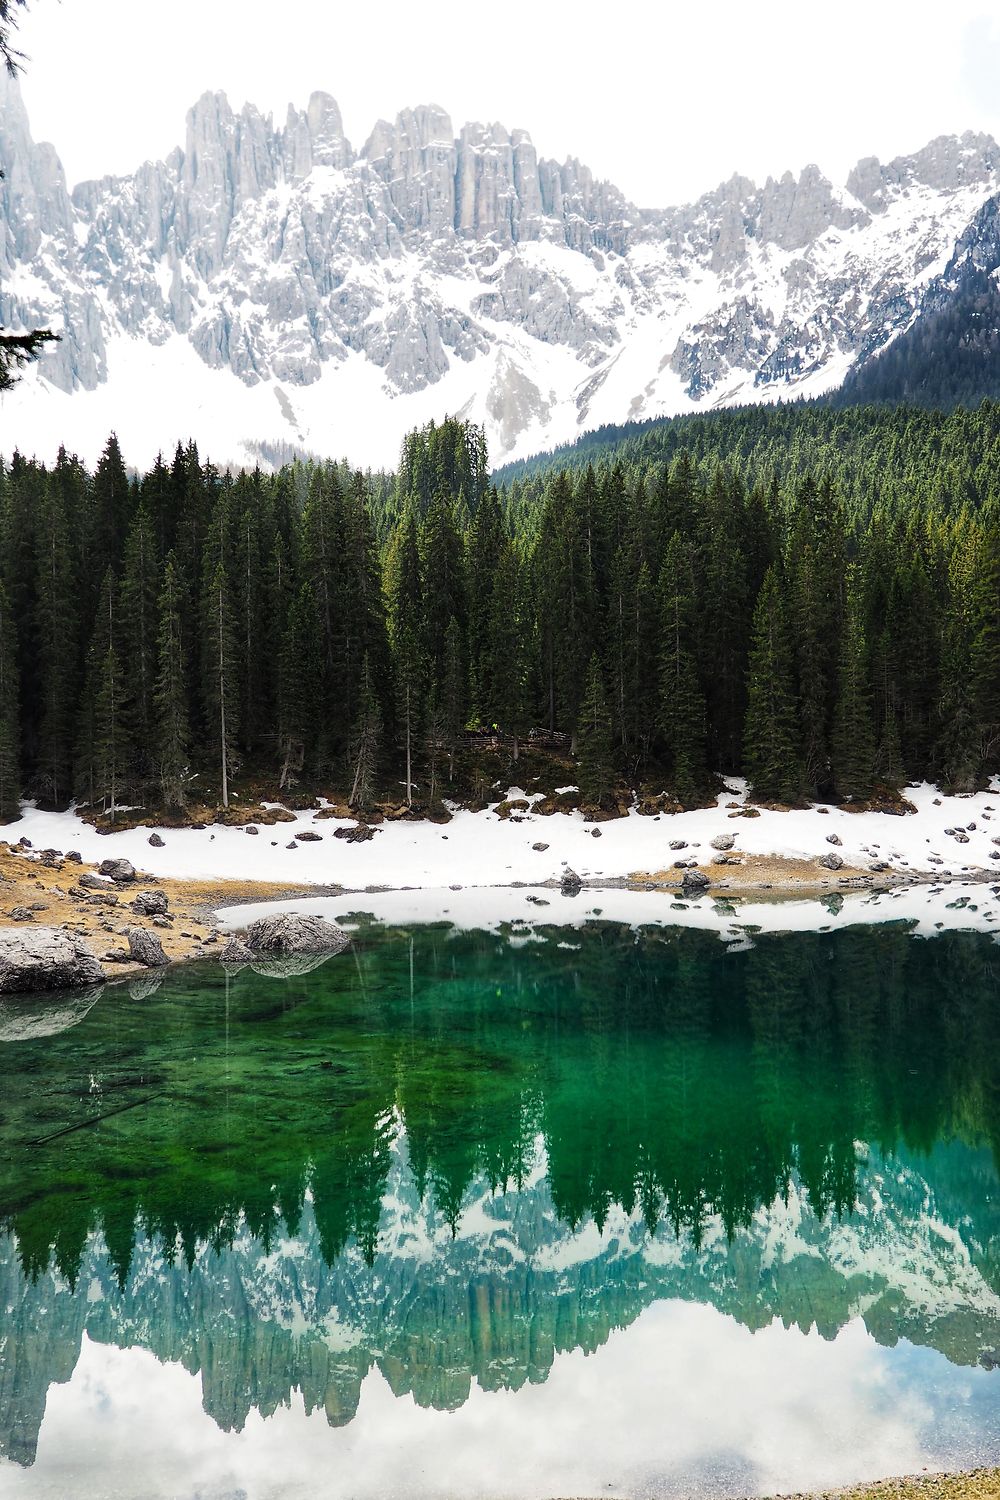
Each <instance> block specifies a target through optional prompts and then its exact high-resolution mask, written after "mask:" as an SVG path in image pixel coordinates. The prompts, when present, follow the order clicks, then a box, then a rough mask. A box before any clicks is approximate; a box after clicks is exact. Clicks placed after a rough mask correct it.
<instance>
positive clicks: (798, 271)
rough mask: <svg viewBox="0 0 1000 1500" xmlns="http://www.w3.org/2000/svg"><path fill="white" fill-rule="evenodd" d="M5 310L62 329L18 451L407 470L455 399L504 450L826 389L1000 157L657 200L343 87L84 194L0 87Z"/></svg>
mask: <svg viewBox="0 0 1000 1500" xmlns="http://www.w3.org/2000/svg"><path fill="white" fill-rule="evenodd" d="M0 161H2V162H3V163H4V168H5V172H6V176H5V179H4V181H3V182H2V183H0V320H2V322H3V323H5V324H6V325H8V326H10V327H12V328H20V327H28V326H36V325H39V324H45V325H48V326H51V327H54V328H56V329H58V330H60V331H61V332H62V334H63V341H62V342H61V343H60V344H58V345H56V346H54V347H53V348H52V349H51V350H49V351H48V352H47V353H46V355H45V357H44V360H43V361H42V363H41V364H40V365H39V366H38V368H37V369H36V370H35V371H34V372H33V373H32V374H31V375H30V376H29V378H28V379H26V380H25V381H24V382H23V384H22V385H21V386H20V387H19V388H17V389H16V390H15V391H14V392H13V393H11V394H10V395H8V396H6V397H4V398H3V400H2V404H0V450H2V451H5V452H10V451H11V450H12V449H13V448H14V447H15V446H20V447H21V448H22V450H25V451H28V452H37V453H38V454H39V455H40V456H45V457H51V456H52V454H53V452H54V449H55V447H56V446H57V444H58V443H59V442H60V441H64V442H65V443H66V444H67V445H68V446H69V447H71V448H74V449H76V450H77V451H78V452H79V453H80V454H81V455H82V456H83V457H85V458H86V459H88V460H90V461H93V459H94V458H95V457H96V454H97V452H98V451H99V449H100V447H101V446H102V444H103V442H104V440H105V438H106V436H107V433H108V432H109V431H110V430H111V429H112V428H114V429H115V430H117V432H118V434H119V437H120V438H121V439H122V441H123V443H124V445H125V449H126V453H127V455H128V457H129V459H130V460H131V461H132V462H134V463H137V464H148V463H149V462H151V460H152V458H153V457H154V456H155V453H156V451H157V450H158V449H159V448H161V447H163V448H169V447H170V446H171V445H172V444H173V442H174V441H175V440H176V439H177V438H178V437H181V438H187V437H188V436H194V437H195V438H196V439H197V440H198V442H199V444H200V446H201V448H202V450H203V451H204V452H207V453H208V454H210V455H211V456H212V457H214V458H215V459H216V460H217V461H220V462H229V461H241V460H252V459H253V457H254V456H255V454H256V452H257V449H256V446H255V445H256V444H258V443H259V442H261V441H266V442H271V443H281V442H284V443H288V444H292V445H293V446H296V447H299V448H303V449H308V450H311V451H314V452H317V453H322V454H328V455H334V456H338V457H340V456H347V457H349V458H351V459H352V460H353V461H355V462H357V463H359V464H366V465H367V464H371V465H379V464H392V463H393V462H394V461H395V458H396V455H397V453H398V448H399V442H400V440H401V438H402V436H403V434H404V433H405V432H406V431H407V430H409V429H410V428H411V427H413V426H414V425H416V424H418V423H420V422H424V421H426V420H428V419H429V418H431V417H437V418H439V417H441V416H443V415H445V414H446V413H451V414H460V415H465V416H468V417H470V418H472V419H474V420H476V421H479V422H482V423H484V425H485V426H486V428H487V433H488V437H489V440H490V446H491V451H492V453H493V455H494V457H496V458H510V457H517V456H523V455H526V454H528V453H531V452H535V451H538V450H539V449H542V448H546V447H550V446H552V445H554V444H556V443H560V442H564V441H567V440H572V439H573V438H575V437H576V436H577V435H578V434H579V433H580V432H581V431H582V430H585V429H587V428H592V427H595V426H598V425H601V424H603V423H608V422H619V421H623V420H627V419H630V418H631V419H634V418H638V417H654V416H661V415H669V414H674V413H677V412H682V411H688V410H699V409H705V408H709V407H713V406H719V405H729V404H734V403H738V402H744V401H749V400H765V401H771V400H776V399H781V398H787V397H791V396H799V395H815V394H819V393H820V392H822V391H825V390H828V389H830V388H832V387H835V386H837V385H838V384H839V383H840V382H841V380H842V379H843V377H844V375H845V374H846V372H847V371H848V370H849V369H850V368H851V367H852V366H853V365H854V364H855V363H856V362H857V361H858V360H859V359H863V358H866V357H868V356H869V355H870V354H872V353H873V352H875V351H877V350H878V349H879V348H880V347H882V346H883V345H884V344H885V343H886V342H887V341H888V340H889V339H891V338H892V337H893V336H895V334H896V333H898V332H899V331H900V330H902V329H905V328H906V327H907V326H909V325H910V324H911V323H912V321H913V319H914V316H915V315H916V313H917V308H918V305H919V301H920V296H921V293H922V291H923V289H924V288H925V287H926V286H927V285H928V284H929V283H930V282H931V281H932V280H933V278H934V277H935V276H936V275H938V274H940V272H941V271H942V270H943V268H944V267H945V265H946V264H947V262H948V260H949V258H950V256H951V255H952V254H953V252H954V249H955V245H956V242H957V241H958V240H959V238H960V236H961V235H962V234H963V232H964V231H965V230H966V228H967V226H968V225H969V223H970V221H971V220H972V219H973V218H974V216H975V215H976V213H977V212H978V211H979V210H980V209H981V208H982V206H983V204H984V203H986V202H987V200H988V199H989V198H990V197H991V196H992V195H993V194H994V193H996V192H997V190H998V188H1000V148H998V147H997V146H996V144H995V143H994V142H993V141H992V140H991V139H990V138H989V137H985V136H975V135H971V134H969V135H965V136H963V137H961V139H957V138H953V137H942V138H940V139H938V140H936V141H934V142H932V143H931V144H930V145H929V146H927V147H926V148H925V149H924V150H922V151H920V152H918V153H916V154H915V155H914V156H911V157H905V158H900V159H898V160H896V161H894V162H891V163H889V164H888V165H887V166H882V165H881V164H879V163H878V162H877V161H875V160H874V159H873V158H871V159H868V160H866V161H863V162H860V163H859V164H858V166H857V167H856V168H855V169H854V170H853V171H852V173H851V174H850V177H849V180H848V183H847V185H846V186H845V187H844V188H837V187H834V186H833V185H832V184H831V183H830V182H828V181H827V179H826V178H825V177H823V176H822V174H821V173H820V172H819V170H818V169H817V168H815V167H808V168H806V169H805V171H804V172H803V173H802V175H801V176H800V177H799V178H798V179H795V178H793V177H792V176H791V174H789V173H786V174H785V176H784V177H782V178H781V179H780V181H775V180H773V179H770V178H769V179H768V181H767V183H766V184H765V185H764V187H763V188H758V187H756V186H755V185H754V184H753V183H752V182H749V181H747V180H746V179H744V178H739V177H734V178H732V179H731V180H730V181H729V182H727V183H724V184H722V185H721V186H720V187H719V188H717V189H716V190H715V191H714V192H711V193H708V194H706V195H705V196H704V197H703V198H701V199H700V200H699V201H698V202H697V203H695V204H693V205H689V206H687V207H684V208H676V209H666V210H656V211H653V210H640V209H638V208H636V207H635V206H634V205H632V204H630V203H628V202H626V200H625V199H624V198H623V197H622V195H621V194H620V193H619V192H618V190H617V189H616V188H614V187H613V186H611V185H610V184H607V183H597V182H595V181H594V180H593V178H592V177H591V174H590V173H589V172H588V171H587V169H586V168H585V167H583V166H581V164H580V163H579V162H576V161H567V162H565V163H563V164H562V165H559V164H557V163H555V162H551V161H546V160H544V159H540V158H539V157H538V156H537V153H536V151H535V148H534V146H533V145H532V143H531V140H530V138H529V137H528V135H527V134H526V133H525V132H524V131H514V132H513V133H509V132H508V131H507V130H505V129H504V127H503V126H501V125H498V124H493V125H490V126H482V125H466V126H464V127H463V128H462V130H461V131H460V132H459V134H458V136H457V137H456V135H455V133H454V130H453V127H452V124H451V121H450V119H449V118H448V116H447V115H446V114H445V113H444V111H443V110H441V109H439V108H437V107H435V106H428V107H424V108H420V109H415V110H406V111H404V112H403V113H401V114H400V115H399V116H397V118H396V120H395V122H394V123H392V124H389V123H387V122H385V121H380V122H379V123H378V124H377V125H376V126H375V129H374V130H373V132H372V134H371V136H370V138H369V140H368V141H367V143H366V144H365V146H364V147H363V148H362V149H361V150H360V151H357V152H356V151H355V150H354V149H353V148H352V147H351V145H350V143H349V142H348V141H347V140H346V139H345V138H344V135H343V129H342V125H341V120H340V113H339V110H338V109H337V106H336V104H335V102H334V101H333V99H331V98H330V97H329V96H328V95H325V94H314V95H313V96H312V98H311V100H310V102H309V105H308V108H307V109H306V110H305V111H301V112H300V111H297V110H295V109H293V108H290V109H289V113H288V117H287V120H286V122H285V123H284V125H283V126H278V127H276V126H275V125H274V123H273V122H272V121H271V120H270V118H267V119H265V118H264V117H263V116H261V115H260V113H259V112H258V111H257V110H256V109H255V108H254V107H253V106H251V105H247V106H245V107H244V108H243V110H242V111H240V112H239V113H238V114H235V113H234V112H233V111H232V109H231V108H230V106H229V104H228V102H227V100H226V98H225V96H224V95H222V94H206V95H204V96H203V97H202V98H201V99H200V100H199V101H198V103H197V104H196V105H195V106H194V108H193V109H192V110H191V111H190V112H189V115H188V119H187V134H186V141H185V146H184V149H183V150H181V149H177V150H175V151H174V152H173V153H172V154H171V155H170V156H169V157H168V158H167V159H166V161H162V162H156V163H150V162H147V163H145V164H144V165H143V166H141V167H140V168H139V169H138V170H137V171H136V172H135V174H134V175H133V176H131V177H126V178H105V179H103V180H101V181H99V182H88V183H82V184H80V185H79V186H78V187H77V188H76V189H75V190H74V191H73V192H72V194H70V193H69V192H68V191H67V188H66V183H65V180H64V175H63V172H62V168H61V166H60V164H59V160H58V157H57V156H56V154H55V151H54V150H53V148H52V147H51V146H48V145H36V144H35V143H34V141H33V140H32V137H31V132H30V127H29V123H28V119H27V115H26V113H25V110H24V107H23V104H22V102H21V99H20V95H19V93H18V91H17V86H16V84H15V83H13V82H12V81H10V80H8V79H4V80H0Z"/></svg>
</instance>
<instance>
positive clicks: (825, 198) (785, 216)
mask: <svg viewBox="0 0 1000 1500" xmlns="http://www.w3.org/2000/svg"><path fill="white" fill-rule="evenodd" d="M863 217H864V215H863V214H862V213H861V212H860V211H859V210H858V209H856V208H855V209H852V208H851V207H850V206H848V205H847V204H845V203H844V202H843V199H842V198H841V197H840V195H838V194H837V193H835V192H834V188H833V184H832V183H831V181H830V179H829V178H828V177H825V176H824V174H823V173H822V172H821V171H820V169H819V167H817V166H815V165H810V166H807V167H805V168H804V169H803V171H802V173H801V175H800V176H799V178H798V180H796V179H795V178H794V177H793V176H792V174H791V172H786V173H785V174H784V176H783V177H782V178H781V180H780V181H778V182H775V181H774V179H773V178H771V177H769V178H768V179H767V182H766V183H765V185H764V191H763V193H762V194H761V200H760V216H759V220H758V224H757V234H758V236H759V238H760V239H762V240H763V241H764V242H765V244H772V245H777V246H778V247H779V248H780V249H782V250H801V249H803V248H804V246H806V245H809V244H811V243H812V241H813V240H815V239H818V238H819V236H820V235H821V234H825V232H826V231H827V230H828V229H831V228H837V229H849V228H850V227H851V225H852V224H855V223H857V222H858V221H859V219H861V218H863Z"/></svg>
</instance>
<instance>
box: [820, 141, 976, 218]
mask: <svg viewBox="0 0 1000 1500" xmlns="http://www.w3.org/2000/svg"><path fill="white" fill-rule="evenodd" d="M998 175H1000V147H998V146H997V143H996V141H995V140H994V139H993V137H992V136H990V135H983V134H979V133H977V132H975V131H972V130H967V131H966V132H965V134H964V135H961V136H958V135H939V136H937V137H936V138H935V139H934V140H933V141H930V142H929V143H928V144H927V145H926V146H925V147H924V148H923V150H921V151H916V152H914V153H913V155H912V156H897V157H894V159H893V160H892V161H890V162H888V163H887V164H886V165H884V166H883V164H882V163H881V162H880V161H879V159H878V157H877V156H864V157H862V158H861V160H860V161H859V162H858V164H857V166H856V167H853V168H852V170H851V172H850V173H849V175H848V178H847V190H848V192H849V193H851V194H853V196H854V197H855V198H857V199H858V201H859V202H860V203H863V204H864V205H865V207H866V208H867V209H869V210H870V211H871V212H872V213H881V212H883V211H884V210H885V208H886V207H887V206H888V204H889V201H890V199H891V197H892V196H893V192H894V190H895V191H899V190H904V191H905V190H906V189H907V188H911V187H915V186H919V187H925V188H930V189H931V190H932V191H933V192H936V193H952V192H956V191H958V190H959V189H961V188H969V187H977V186H983V185H989V184H991V183H995V182H996V181H997V180H998Z"/></svg>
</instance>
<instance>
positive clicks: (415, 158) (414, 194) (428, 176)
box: [361, 104, 458, 235]
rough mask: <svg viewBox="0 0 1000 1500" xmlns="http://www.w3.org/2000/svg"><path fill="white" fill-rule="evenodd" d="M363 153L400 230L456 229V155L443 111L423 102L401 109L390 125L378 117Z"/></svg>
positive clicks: (430, 230)
mask: <svg viewBox="0 0 1000 1500" xmlns="http://www.w3.org/2000/svg"><path fill="white" fill-rule="evenodd" d="M361 155H362V156H363V157H364V158H365V160H366V161H367V162H368V163H369V164H370V166H371V168H372V170H373V171H374V172H376V173H377V174H378V176H380V177H381V178H382V180H383V181H384V182H385V184H386V186H387V188H388V190H389V197H390V199H391V201H392V206H393V208H394V209H395V211H396V214H397V216H398V220H399V227H400V229H401V230H402V231H403V233H404V234H406V233H411V232H413V231H417V230H426V231H428V232H429V233H431V234H432V235H436V234H441V233H442V232H443V231H445V230H450V229H454V227H455V167H456V163H457V157H458V153H457V151H456V147H455V134H454V131H453V129H452V124H451V117H450V115H449V114H448V113H447V111H446V110H443V109H441V107H440V106H439V105H437V104H424V105H420V106H419V107H418V108H416V109H404V110H402V111H401V112H400V113H399V114H398V115H397V116H396V119H395V122H394V123H393V124H392V125H390V124H389V122H388V121H387V120H379V121H378V123H377V124H376V126H375V129H374V130H373V131H372V133H371V135H370V136H369V137H368V140H367V142H366V143H365V146H364V149H363V151H362V153H361Z"/></svg>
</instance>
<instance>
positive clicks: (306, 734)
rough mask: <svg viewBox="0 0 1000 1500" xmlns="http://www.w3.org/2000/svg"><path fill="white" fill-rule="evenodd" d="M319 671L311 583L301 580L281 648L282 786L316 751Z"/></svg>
mask: <svg viewBox="0 0 1000 1500" xmlns="http://www.w3.org/2000/svg"><path fill="white" fill-rule="evenodd" d="M320 671H321V665H320V647H319V642H318V640H317V636H316V598H315V595H314V594H313V589H312V584H311V583H303V584H302V585H301V587H300V588H299V591H298V593H297V594H296V596H295V598H294V599H293V600H292V603H291V606H290V608H289V611H288V617H287V620H286V622H285V631H284V638H283V641H282V649H281V674H280V678H279V683H280V686H279V694H278V702H279V729H278V745H279V750H280V754H281V782H280V785H281V787H282V788H284V787H285V786H286V785H287V784H288V778H289V775H290V774H291V772H292V771H301V770H302V769H303V767H304V765H305V762H306V759H307V757H309V756H310V754H311V753H313V752H314V751H315V746H316V737H317V724H316V718H317V713H318V712H320V711H321V709H320V705H319V704H317V701H316V690H315V683H316V680H317V677H318V675H319V673H320Z"/></svg>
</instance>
